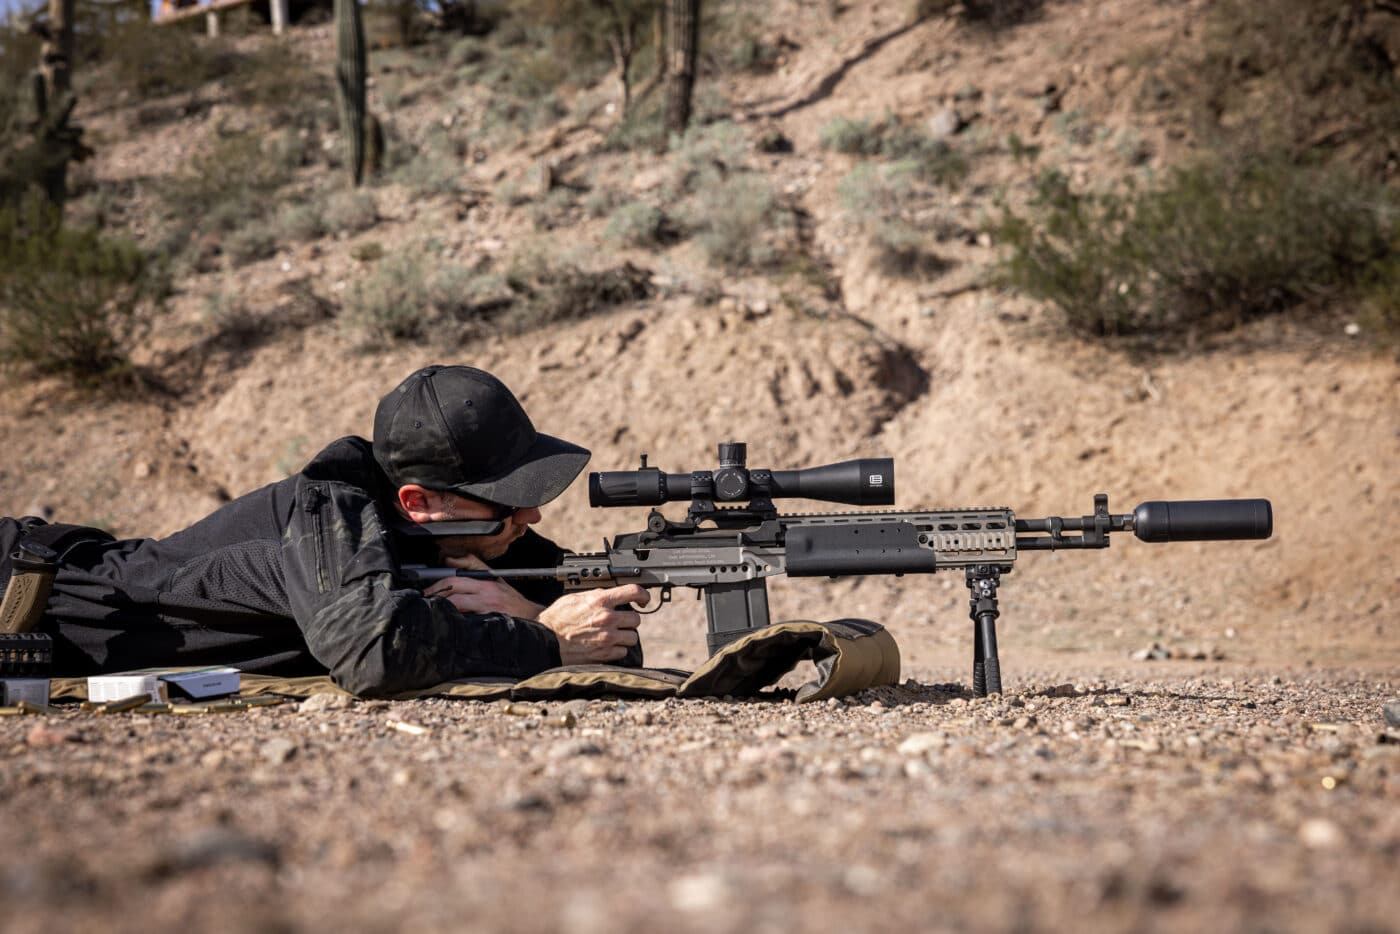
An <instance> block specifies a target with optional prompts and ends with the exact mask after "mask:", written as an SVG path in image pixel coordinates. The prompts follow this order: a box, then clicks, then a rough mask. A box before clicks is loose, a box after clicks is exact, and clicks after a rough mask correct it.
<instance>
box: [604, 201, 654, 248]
mask: <svg viewBox="0 0 1400 934" xmlns="http://www.w3.org/2000/svg"><path fill="white" fill-rule="evenodd" d="M665 231H666V215H665V214H664V213H663V212H662V211H661V209H660V208H656V207H653V206H652V205H650V204H647V203H646V202H643V201H634V202H632V203H631V204H624V205H623V206H622V207H620V208H618V209H617V210H616V211H613V212H612V215H611V216H610V217H609V218H608V226H607V228H606V229H605V230H604V235H605V236H606V237H607V238H608V239H609V240H613V241H616V242H617V243H621V244H623V245H624V246H637V247H650V246H656V245H657V244H659V243H661V242H662V240H664V239H665Z"/></svg>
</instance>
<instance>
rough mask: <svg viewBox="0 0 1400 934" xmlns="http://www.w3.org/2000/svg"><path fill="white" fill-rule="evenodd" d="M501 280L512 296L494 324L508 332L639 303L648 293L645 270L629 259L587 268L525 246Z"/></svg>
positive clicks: (649, 286) (521, 330) (649, 287)
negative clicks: (613, 264)
mask: <svg viewBox="0 0 1400 934" xmlns="http://www.w3.org/2000/svg"><path fill="white" fill-rule="evenodd" d="M506 283H507V284H508V285H509V286H510V288H511V290H512V291H513V292H514V293H515V300H514V301H513V302H512V303H511V305H510V307H509V309H507V310H506V311H505V312H504V313H503V314H502V315H501V316H500V317H499V318H498V319H497V322H496V324H497V326H498V327H499V328H501V329H502V330H504V331H507V332H512V333H520V332H523V331H530V330H534V329H535V328H540V327H544V326H545V325H549V324H553V323H555V322H558V321H566V320H575V319H578V318H584V317H587V316H589V315H593V314H597V313H598V312H600V311H605V310H607V309H609V308H613V307H616V306H618V305H625V304H629V303H631V302H635V301H640V300H641V299H643V298H646V297H647V296H648V295H650V294H651V291H652V289H651V278H650V276H649V275H648V274H647V272H646V271H645V270H642V269H638V268H637V267H635V266H633V265H632V264H630V263H624V264H623V265H621V266H618V267H615V268H612V269H602V270H587V269H582V268H580V267H578V266H576V265H574V264H572V263H569V262H566V261H562V260H559V259H556V258H554V257H552V256H549V255H548V254H546V253H545V252H543V251H541V250H525V251H522V252H521V253H519V254H517V255H516V256H515V257H513V258H512V261H511V265H510V268H509V269H508V270H507V272H506Z"/></svg>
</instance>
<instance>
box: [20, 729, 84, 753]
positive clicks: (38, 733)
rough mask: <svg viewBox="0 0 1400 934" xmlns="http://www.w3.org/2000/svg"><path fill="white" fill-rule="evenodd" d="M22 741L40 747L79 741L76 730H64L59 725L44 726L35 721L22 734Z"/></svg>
mask: <svg viewBox="0 0 1400 934" xmlns="http://www.w3.org/2000/svg"><path fill="white" fill-rule="evenodd" d="M24 741H25V743H26V744H28V745H29V746H31V747H34V748H36V749H42V748H44V747H46V746H62V745H63V744H64V743H77V742H81V741H82V740H81V738H80V737H79V736H78V732H77V731H76V730H65V729H63V728H61V727H53V726H45V725H44V724H42V723H36V724H34V726H33V727H31V728H30V730H29V732H28V733H26V734H24Z"/></svg>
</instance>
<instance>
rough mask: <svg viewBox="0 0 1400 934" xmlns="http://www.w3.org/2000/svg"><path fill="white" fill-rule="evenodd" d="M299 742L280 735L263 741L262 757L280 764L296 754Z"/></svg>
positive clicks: (274, 763)
mask: <svg viewBox="0 0 1400 934" xmlns="http://www.w3.org/2000/svg"><path fill="white" fill-rule="evenodd" d="M296 751H297V744H296V743H294V742H292V741H291V740H289V739H287V738H286V737H285V736H278V737H275V738H273V739H270V740H268V741H267V742H265V743H263V746H262V757H263V758H264V759H266V760H267V761H268V762H271V763H272V764H273V765H280V764H281V763H283V762H286V761H287V760H288V759H290V758H291V757H292V756H294V755H295V754H296Z"/></svg>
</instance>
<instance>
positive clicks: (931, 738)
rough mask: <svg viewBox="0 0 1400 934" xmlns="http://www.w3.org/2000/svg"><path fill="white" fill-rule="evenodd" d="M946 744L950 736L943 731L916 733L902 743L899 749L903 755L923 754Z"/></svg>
mask: <svg viewBox="0 0 1400 934" xmlns="http://www.w3.org/2000/svg"><path fill="white" fill-rule="evenodd" d="M946 745H948V737H946V736H944V735H943V734H942V733H915V734H913V735H912V736H909V737H908V738H906V739H905V740H904V742H902V743H900V744H899V746H898V748H897V751H898V752H899V754H900V755H901V756H922V755H925V754H926V753H928V752H931V751H933V750H935V749H942V748H943V747H944V746H946Z"/></svg>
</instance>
